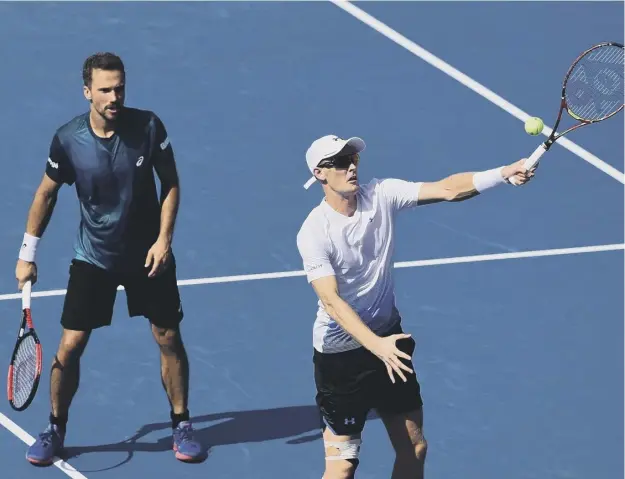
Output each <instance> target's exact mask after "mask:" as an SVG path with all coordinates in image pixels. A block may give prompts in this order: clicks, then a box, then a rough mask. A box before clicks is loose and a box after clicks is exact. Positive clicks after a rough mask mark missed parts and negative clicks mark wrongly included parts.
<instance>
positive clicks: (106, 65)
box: [82, 52, 126, 87]
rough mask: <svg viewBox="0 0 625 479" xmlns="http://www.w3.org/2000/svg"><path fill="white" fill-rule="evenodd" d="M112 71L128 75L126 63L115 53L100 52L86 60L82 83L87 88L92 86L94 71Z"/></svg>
mask: <svg viewBox="0 0 625 479" xmlns="http://www.w3.org/2000/svg"><path fill="white" fill-rule="evenodd" d="M95 69H98V70H112V71H119V72H122V74H123V75H126V71H125V69H124V62H122V59H121V58H119V57H118V56H117V55H115V54H114V53H110V52H98V53H94V54H93V55H91V56H90V57H89V58H87V59H86V60H85V63H84V64H83V66H82V81H83V83H84V85H85V86H86V87H90V86H91V81H92V75H93V70H95Z"/></svg>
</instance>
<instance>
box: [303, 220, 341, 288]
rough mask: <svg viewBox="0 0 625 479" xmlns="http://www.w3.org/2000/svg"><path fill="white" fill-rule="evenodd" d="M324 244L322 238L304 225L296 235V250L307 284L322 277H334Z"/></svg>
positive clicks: (327, 250)
mask: <svg viewBox="0 0 625 479" xmlns="http://www.w3.org/2000/svg"><path fill="white" fill-rule="evenodd" d="M325 243H326V242H325V241H324V236H323V235H320V234H315V233H314V231H312V229H311V228H310V227H309V225H305V226H304V228H302V229H301V230H300V232H299V234H298V235H297V248H298V250H299V254H300V256H301V257H302V261H303V264H304V272H305V273H306V277H307V279H308V282H309V283H311V282H312V281H314V280H316V279H319V278H323V277H324V276H334V275H335V272H334V268H333V267H332V263H331V261H330V254H329V248H328V247H327V246H326V244H325Z"/></svg>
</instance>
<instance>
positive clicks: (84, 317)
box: [61, 258, 184, 331]
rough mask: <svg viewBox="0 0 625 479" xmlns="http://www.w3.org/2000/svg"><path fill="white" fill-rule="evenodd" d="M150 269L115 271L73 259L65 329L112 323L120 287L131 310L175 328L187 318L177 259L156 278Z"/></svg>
mask: <svg viewBox="0 0 625 479" xmlns="http://www.w3.org/2000/svg"><path fill="white" fill-rule="evenodd" d="M147 273H148V270H147V268H146V271H140V272H137V273H113V272H110V271H106V270H104V269H102V268H99V267H97V266H95V265H92V264H90V263H86V262H84V261H80V260H76V259H74V260H72V262H71V265H70V268H69V281H68V285H67V294H66V295H65V302H64V304H63V313H62V315H61V324H62V326H63V327H64V328H65V329H71V330H76V331H90V330H92V329H96V328H100V327H102V326H109V325H110V324H111V321H112V317H113V306H114V304H115V298H116V295H117V287H118V286H120V285H122V286H123V287H124V289H125V291H126V300H127V306H128V314H129V315H130V316H144V317H146V318H147V319H149V320H150V322H151V323H152V324H154V325H156V326H159V327H162V328H175V327H176V326H177V325H178V324H179V323H180V321H182V318H183V315H184V314H183V311H182V303H181V301H180V294H179V291H178V284H177V281H176V266H175V260H174V259H173V258H172V261H171V263H170V264H169V267H168V268H167V269H166V270H165V271H163V272H162V273H161V274H160V275H159V276H157V277H155V278H148V275H147Z"/></svg>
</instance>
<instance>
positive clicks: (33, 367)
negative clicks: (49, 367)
mask: <svg viewBox="0 0 625 479" xmlns="http://www.w3.org/2000/svg"><path fill="white" fill-rule="evenodd" d="M38 367H39V365H38V357H37V343H35V340H34V338H33V337H32V336H27V337H25V338H24V339H23V340H22V341H21V343H20V345H19V347H18V349H17V352H16V355H15V362H14V365H13V384H12V387H13V402H14V403H15V405H16V406H17V407H21V406H22V405H24V403H26V401H27V400H28V397H29V396H30V393H31V391H32V389H33V386H34V385H35V380H36V378H37V375H38Z"/></svg>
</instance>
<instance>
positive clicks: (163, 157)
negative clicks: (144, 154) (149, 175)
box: [153, 115, 174, 164]
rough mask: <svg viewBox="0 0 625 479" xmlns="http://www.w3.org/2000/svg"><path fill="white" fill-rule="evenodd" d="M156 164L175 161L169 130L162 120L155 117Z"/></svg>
mask: <svg viewBox="0 0 625 479" xmlns="http://www.w3.org/2000/svg"><path fill="white" fill-rule="evenodd" d="M153 151H154V163H155V164H158V163H159V162H160V163H162V162H170V161H174V150H173V147H172V146H171V141H170V139H169V135H168V134H167V129H166V128H165V125H164V124H163V122H162V120H161V119H160V118H159V117H158V116H157V115H154V149H153Z"/></svg>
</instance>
